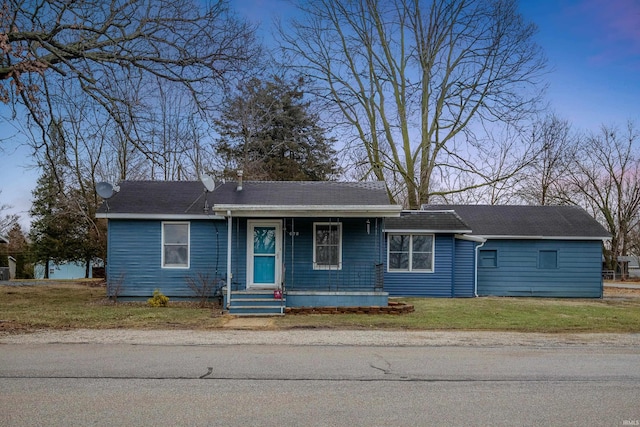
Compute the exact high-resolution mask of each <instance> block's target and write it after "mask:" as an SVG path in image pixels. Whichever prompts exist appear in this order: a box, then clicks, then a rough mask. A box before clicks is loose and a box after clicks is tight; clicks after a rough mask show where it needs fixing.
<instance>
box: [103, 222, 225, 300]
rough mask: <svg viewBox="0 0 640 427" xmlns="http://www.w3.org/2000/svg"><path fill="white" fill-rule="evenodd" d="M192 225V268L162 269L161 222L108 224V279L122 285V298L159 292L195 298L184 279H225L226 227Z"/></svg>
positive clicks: (217, 223)
mask: <svg viewBox="0 0 640 427" xmlns="http://www.w3.org/2000/svg"><path fill="white" fill-rule="evenodd" d="M189 222H190V227H191V229H190V245H189V251H190V268H162V221H146V220H109V234H108V239H109V242H108V247H107V251H108V254H107V277H108V279H109V281H110V283H111V284H114V283H117V282H121V283H122V289H121V290H120V292H119V296H121V297H149V296H151V295H152V293H153V290H154V289H156V288H158V289H160V290H161V291H162V293H163V294H165V295H167V296H169V297H192V296H193V292H192V291H191V290H190V289H189V288H188V286H187V285H186V282H185V277H187V276H192V277H196V276H197V275H198V274H199V273H203V274H208V275H209V277H211V278H213V277H216V276H217V277H219V278H222V279H224V278H225V276H226V262H227V261H226V248H227V241H226V237H227V234H226V229H227V227H226V223H225V222H224V221H215V220H208V221H207V220H204V221H189Z"/></svg>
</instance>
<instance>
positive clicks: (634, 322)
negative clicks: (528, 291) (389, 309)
mask: <svg viewBox="0 0 640 427" xmlns="http://www.w3.org/2000/svg"><path fill="white" fill-rule="evenodd" d="M401 301H403V302H406V303H409V304H413V305H414V306H415V312H413V313H410V314H403V315H388V314H384V315H363V314H340V315H289V316H284V317H281V318H275V319H274V327H275V328H281V329H287V328H348V329H362V328H375V329H415V330H492V331H518V332H549V333H560V332H619V333H627V332H636V333H637V332H640V298H632V299H604V300H583V299H580V300H576V299H547V298H471V299H435V298H411V299H409V298H407V299H401ZM226 319H227V317H226V316H221V315H220V311H219V310H215V309H212V308H199V307H197V306H195V305H193V304H173V303H170V306H169V307H166V308H152V307H148V306H146V305H145V304H118V305H114V304H112V303H110V302H108V301H106V299H105V289H104V288H103V287H91V286H90V285H89V286H88V285H87V284H71V283H69V284H66V283H65V284H56V285H38V286H0V331H2V330H4V331H15V330H33V329H42V328H46V329H73V328H92V329H106V328H136V329H216V328H220V327H222V325H223V324H224V323H225V322H226Z"/></svg>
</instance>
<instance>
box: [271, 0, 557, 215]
mask: <svg viewBox="0 0 640 427" xmlns="http://www.w3.org/2000/svg"><path fill="white" fill-rule="evenodd" d="M300 4H301V5H300V9H301V11H302V12H303V13H304V14H305V17H306V19H303V20H297V21H294V22H293V23H292V25H291V26H287V27H285V26H281V29H280V35H281V38H282V43H283V47H284V49H285V50H286V51H287V52H290V53H291V54H292V55H294V58H297V59H296V62H294V64H297V65H298V66H299V67H300V68H301V69H302V72H304V73H306V74H307V75H309V76H311V77H312V78H313V79H315V80H316V81H317V82H318V88H317V90H318V94H319V95H321V96H323V97H324V98H325V99H327V100H330V101H331V103H330V104H329V106H330V107H331V108H332V110H333V112H335V113H336V117H337V118H338V120H339V123H341V124H343V125H348V126H349V128H350V129H352V131H353V132H355V134H356V136H357V138H358V144H359V145H360V146H361V147H364V148H365V150H364V154H365V155H366V159H367V163H368V165H369V167H370V170H371V174H372V176H373V177H374V178H375V179H378V180H386V182H387V188H388V190H389V193H390V195H391V196H393V197H394V198H396V197H395V196H396V194H395V189H396V188H397V187H398V186H401V188H402V190H403V193H404V194H405V195H406V196H405V197H406V204H407V205H408V206H409V207H411V208H416V207H417V206H419V205H420V204H421V203H428V202H429V199H430V197H431V195H432V194H433V193H434V188H436V187H437V184H438V183H437V182H434V181H435V180H436V178H437V176H436V172H438V171H441V170H444V169H450V170H451V171H452V173H463V174H474V173H475V174H478V173H479V176H480V177H481V179H480V181H482V182H483V183H484V184H489V183H492V182H495V181H496V180H501V179H504V177H503V176H497V177H490V180H489V181H488V182H487V180H486V178H488V177H489V174H486V173H483V167H482V164H480V163H479V162H474V161H473V158H472V156H471V155H470V154H468V153H470V151H473V148H476V149H477V148H482V149H484V148H485V147H473V143H474V141H476V140H477V139H474V138H468V136H469V135H470V134H473V133H476V132H480V131H481V129H482V125H483V124H495V123H500V122H501V123H509V124H515V123H517V121H518V120H520V119H521V118H523V117H526V116H528V115H529V114H530V113H532V112H533V111H534V110H535V109H536V107H537V101H538V100H539V97H540V96H541V93H542V92H541V90H540V89H541V87H540V85H541V80H540V79H541V77H542V74H543V72H544V69H545V59H544V57H543V55H542V53H541V51H540V48H539V47H538V46H537V45H536V44H535V43H534V41H533V36H534V34H535V31H536V28H535V26H534V25H533V24H530V23H527V22H525V21H524V20H523V18H522V17H521V15H519V14H518V12H517V4H516V2H515V0H496V1H481V0H478V1H464V0H457V1H446V2H445V1H438V0H390V1H385V2H382V1H375V0H353V1H339V0H318V1H314V2H301V3H300ZM483 143H484V142H483ZM488 151H490V150H488ZM483 175H484V176H483ZM396 180H397V182H396ZM472 185H473V186H477V185H478V182H477V181H475V180H474V182H473V184H472ZM445 190H446V191H449V190H450V191H461V190H464V188H454V189H445ZM446 191H442V190H440V191H438V192H439V193H445V192H446Z"/></svg>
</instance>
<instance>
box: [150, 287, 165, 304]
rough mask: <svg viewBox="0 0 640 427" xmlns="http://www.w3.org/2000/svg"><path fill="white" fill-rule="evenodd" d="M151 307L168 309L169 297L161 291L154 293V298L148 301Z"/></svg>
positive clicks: (157, 290)
mask: <svg viewBox="0 0 640 427" xmlns="http://www.w3.org/2000/svg"><path fill="white" fill-rule="evenodd" d="M147 304H149V305H150V306H151V307H166V306H167V305H169V297H168V296H166V295H164V294H163V293H162V292H160V289H156V290H154V291H153V296H152V297H151V298H149V299H148V300H147Z"/></svg>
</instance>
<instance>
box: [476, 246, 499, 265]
mask: <svg viewBox="0 0 640 427" xmlns="http://www.w3.org/2000/svg"><path fill="white" fill-rule="evenodd" d="M478 266H479V267H494V268H495V267H497V266H498V251H496V250H495V249H481V250H480V253H479V254H478Z"/></svg>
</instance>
